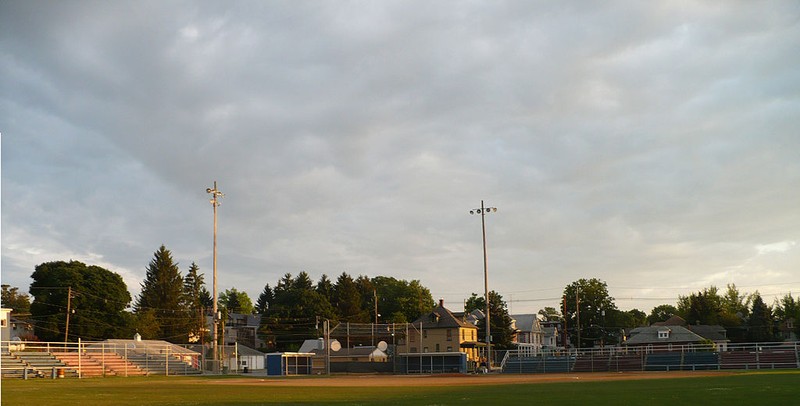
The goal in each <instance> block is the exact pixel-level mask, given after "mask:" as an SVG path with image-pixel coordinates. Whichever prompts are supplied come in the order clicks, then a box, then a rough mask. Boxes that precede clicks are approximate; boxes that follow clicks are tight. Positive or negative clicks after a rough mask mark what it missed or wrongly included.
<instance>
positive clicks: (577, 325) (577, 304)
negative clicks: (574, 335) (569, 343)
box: [575, 285, 581, 350]
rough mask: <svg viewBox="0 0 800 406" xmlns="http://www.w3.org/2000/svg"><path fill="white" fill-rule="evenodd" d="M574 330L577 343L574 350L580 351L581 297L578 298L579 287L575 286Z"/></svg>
mask: <svg viewBox="0 0 800 406" xmlns="http://www.w3.org/2000/svg"><path fill="white" fill-rule="evenodd" d="M575 319H576V321H577V322H576V323H575V328H577V329H578V342H577V343H576V345H575V348H577V349H579V350H580V349H581V297H580V287H579V286H578V285H575Z"/></svg>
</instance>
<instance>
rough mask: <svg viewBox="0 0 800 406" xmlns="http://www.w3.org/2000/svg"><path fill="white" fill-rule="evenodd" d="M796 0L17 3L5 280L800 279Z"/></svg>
mask: <svg viewBox="0 0 800 406" xmlns="http://www.w3.org/2000/svg"><path fill="white" fill-rule="evenodd" d="M798 66H800V3H798V2H796V1H770V2H750V1H741V2H740V1H725V2H708V1H702V2H701V1H698V2H694V1H643V2H635V1H620V2H615V1H608V2H560V1H559V2H553V1H436V2H429V1H413V0H407V1H388V0H386V1H384V0H382V1H323V0H320V1H302V0H301V1H231V2H218V1H169V2H163V1H135V2H134V1H114V2H106V1H96V2H95V1H37V2H30V1H20V0H4V1H2V2H0V71H1V72H2V75H0V132H1V133H2V172H1V174H2V229H1V230H0V231H1V232H2V273H1V274H0V276H1V277H2V283H4V284H10V285H12V286H19V287H21V289H20V290H22V291H27V288H28V286H29V285H30V283H31V281H32V280H31V278H30V276H31V274H32V273H33V270H34V268H35V266H36V265H38V264H41V263H43V262H49V261H58V260H78V261H82V262H85V263H87V264H92V265H99V266H102V267H104V268H107V269H109V270H111V271H113V272H116V273H119V274H120V275H121V276H122V277H123V279H124V281H125V282H126V284H127V286H128V289H129V290H130V291H131V293H132V295H133V296H134V297H135V296H136V295H137V294H138V292H139V289H140V283H141V282H142V280H143V278H144V275H145V269H146V267H147V265H148V263H149V262H150V260H151V259H152V258H153V254H154V252H155V251H156V250H157V249H158V248H159V247H160V246H161V244H164V245H165V246H166V247H167V248H168V249H169V250H170V251H171V252H172V254H173V257H174V259H175V260H176V261H177V262H178V263H179V267H180V269H181V271H182V272H184V273H185V272H186V270H187V269H188V267H189V265H190V264H191V263H192V262H195V263H197V265H198V266H199V267H200V272H202V273H204V274H205V278H206V282H207V284H208V285H209V286H210V285H211V281H212V273H213V272H212V270H213V265H212V262H213V261H212V257H213V256H212V251H213V248H212V247H213V214H212V213H213V210H212V206H211V204H210V203H209V200H208V199H209V197H210V196H209V195H208V194H207V193H206V188H208V187H211V186H213V182H214V181H216V182H217V186H218V189H219V190H220V191H222V192H223V193H225V197H224V198H222V200H221V201H222V205H221V206H220V207H219V208H218V212H217V215H218V234H217V238H218V251H217V256H218V257H217V273H218V275H217V278H218V279H217V283H218V288H219V290H220V291H223V290H225V289H230V288H236V289H238V290H242V291H245V292H247V293H248V295H249V296H250V297H251V298H252V299H253V300H254V301H255V299H256V298H257V297H258V295H259V293H260V292H261V291H262V289H263V288H264V286H265V285H266V284H270V285H271V286H274V285H275V283H276V282H277V281H278V279H279V278H280V277H281V276H283V275H284V274H285V273H291V274H292V275H297V273H299V272H301V271H305V272H308V274H309V275H310V276H311V277H312V279H313V280H314V281H315V282H316V281H317V280H319V278H320V277H321V276H322V275H323V274H327V275H328V276H329V277H330V278H331V279H333V280H335V279H336V277H338V276H339V275H340V274H341V273H342V272H347V273H349V274H351V275H354V276H357V275H366V276H369V277H375V276H389V277H394V278H397V279H404V280H419V281H420V282H421V283H422V284H423V285H424V286H426V287H428V288H429V289H430V291H431V293H432V295H433V298H434V300H438V299H439V298H443V299H444V300H445V305H446V306H447V307H448V308H450V309H451V310H460V309H461V308H462V306H463V302H464V300H465V299H466V298H468V297H469V296H470V295H471V294H472V293H477V294H479V295H482V294H483V288H484V272H483V271H484V270H483V251H482V234H481V217H480V216H478V215H470V213H469V212H470V210H471V209H474V208H477V207H480V205H481V201H482V200H483V201H484V202H485V205H486V206H490V207H496V208H497V211H496V212H492V213H490V214H487V215H486V217H485V222H486V243H487V252H488V275H489V281H488V283H489V289H490V290H496V291H497V292H499V293H500V294H501V295H502V296H503V298H504V299H505V300H506V301H507V303H508V305H509V308H510V310H511V313H517V314H519V313H532V312H536V311H538V310H539V309H541V308H543V307H545V306H552V307H558V306H559V301H560V299H559V298H560V297H561V295H562V293H563V290H564V288H565V286H567V285H568V284H570V283H572V282H574V281H576V280H578V279H580V278H598V279H600V280H602V281H604V282H606V283H607V286H608V290H609V293H610V295H611V296H612V297H614V298H615V303H616V305H617V307H618V308H620V309H623V310H629V309H632V308H638V309H640V310H643V311H645V312H649V311H650V310H651V309H652V308H653V307H655V306H657V305H660V304H675V303H676V302H677V298H678V296H679V295H688V294H690V293H692V292H696V291H700V290H702V289H703V288H705V287H709V286H712V285H713V286H717V287H720V288H722V289H724V288H725V286H726V285H727V284H731V283H733V284H736V285H737V287H739V289H740V291H742V292H746V293H752V292H754V291H756V290H757V291H759V292H760V293H761V294H762V295H763V296H764V298H765V300H766V302H767V303H772V301H773V299H774V297H775V296H783V295H785V294H788V293H792V294H793V295H794V296H795V297H797V296H798V293H800V69H798Z"/></svg>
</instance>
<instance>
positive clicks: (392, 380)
mask: <svg viewBox="0 0 800 406" xmlns="http://www.w3.org/2000/svg"><path fill="white" fill-rule="evenodd" d="M732 374H733V373H731V372H717V371H696V372H610V373H597V372H594V373H575V374H530V375H517V374H499V375H494V374H492V375H358V376H356V375H341V376H332V377H289V378H286V377H281V378H272V377H264V378H258V377H252V378H240V379H220V380H219V381H213V380H212V381H207V380H206V381H204V382H205V383H209V382H215V383H220V384H226V385H245V386H251V385H252V386H261V385H269V386H317V387H335V386H341V387H369V386H375V387H380V386H450V385H509V384H529V383H552V382H576V381H586V382H592V381H621V380H637V379H671V378H695V377H703V376H727V375H732Z"/></svg>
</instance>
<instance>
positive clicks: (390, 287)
mask: <svg viewBox="0 0 800 406" xmlns="http://www.w3.org/2000/svg"><path fill="white" fill-rule="evenodd" d="M371 282H372V286H373V288H374V289H375V290H376V293H377V296H378V313H379V314H380V315H382V316H381V317H380V320H379V321H380V322H386V323H407V322H410V321H412V320H415V319H417V318H418V317H419V316H421V315H422V314H425V313H429V312H430V311H431V310H433V306H434V301H433V297H432V296H431V292H430V291H429V290H428V289H427V288H425V287H423V286H422V285H421V284H420V283H419V281H418V280H412V281H411V282H408V281H405V280H399V279H395V278H392V277H387V276H376V277H375V278H372V280H371Z"/></svg>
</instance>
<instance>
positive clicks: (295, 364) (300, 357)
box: [266, 352, 314, 376]
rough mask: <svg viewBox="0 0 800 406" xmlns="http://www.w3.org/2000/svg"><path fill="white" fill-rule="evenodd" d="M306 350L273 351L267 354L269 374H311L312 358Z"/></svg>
mask: <svg viewBox="0 0 800 406" xmlns="http://www.w3.org/2000/svg"><path fill="white" fill-rule="evenodd" d="M313 356H314V354H311V353H304V352H273V353H270V354H267V356H266V358H267V375H273V376H279V375H311V358H312V357H313Z"/></svg>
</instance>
